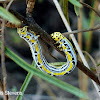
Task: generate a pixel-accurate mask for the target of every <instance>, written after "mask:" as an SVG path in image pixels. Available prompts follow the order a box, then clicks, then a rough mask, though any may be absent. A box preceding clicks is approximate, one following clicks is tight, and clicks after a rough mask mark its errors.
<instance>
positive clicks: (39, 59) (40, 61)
mask: <svg viewBox="0 0 100 100" xmlns="http://www.w3.org/2000/svg"><path fill="white" fill-rule="evenodd" d="M38 61H39V63H40V64H42V60H41V58H40V54H38Z"/></svg>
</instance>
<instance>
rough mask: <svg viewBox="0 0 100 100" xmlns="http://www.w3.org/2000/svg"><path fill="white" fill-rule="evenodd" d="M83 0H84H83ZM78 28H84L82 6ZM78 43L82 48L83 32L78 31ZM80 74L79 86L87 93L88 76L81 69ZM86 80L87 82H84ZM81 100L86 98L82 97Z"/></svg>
mask: <svg viewBox="0 0 100 100" xmlns="http://www.w3.org/2000/svg"><path fill="white" fill-rule="evenodd" d="M81 1H82V0H81ZM78 30H82V8H79V17H78ZM77 35H78V44H79V46H80V49H81V50H82V32H80V33H78V34H77ZM78 59H79V60H80V61H81V58H80V56H79V55H78ZM78 76H79V87H80V89H81V90H82V91H84V92H85V93H87V88H88V77H87V75H85V74H84V73H83V72H82V71H81V70H78ZM84 81H85V82H84ZM80 100H84V99H82V98H80Z"/></svg>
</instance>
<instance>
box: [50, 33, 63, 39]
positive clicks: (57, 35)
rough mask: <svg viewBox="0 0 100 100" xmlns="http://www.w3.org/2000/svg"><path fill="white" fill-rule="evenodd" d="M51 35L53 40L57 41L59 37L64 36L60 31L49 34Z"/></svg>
mask: <svg viewBox="0 0 100 100" xmlns="http://www.w3.org/2000/svg"><path fill="white" fill-rule="evenodd" d="M51 37H52V38H53V39H54V40H55V41H59V40H60V39H63V38H64V36H63V35H62V34H61V33H60V32H54V33H52V34H51Z"/></svg>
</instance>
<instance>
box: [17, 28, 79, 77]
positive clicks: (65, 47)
mask: <svg viewBox="0 0 100 100" xmlns="http://www.w3.org/2000/svg"><path fill="white" fill-rule="evenodd" d="M17 33H18V34H19V36H20V37H21V38H22V39H24V40H25V41H26V42H27V43H28V44H29V47H30V49H31V52H32V57H33V59H34V61H35V63H36V65H37V66H38V68H39V69H40V70H41V71H43V72H45V73H48V74H50V75H56V76H59V75H64V74H66V73H70V72H71V71H72V70H73V69H74V68H75V66H76V64H77V58H76V53H75V51H74V49H73V46H72V44H71V43H70V41H69V40H68V39H67V38H66V37H64V36H63V35H62V34H61V33H60V32H54V33H52V34H51V37H52V39H54V40H55V41H56V43H59V46H58V48H59V49H60V50H61V51H63V52H64V53H65V55H66V60H67V61H66V63H65V64H64V65H62V66H59V67H57V66H51V65H49V63H48V62H47V61H46V59H45V57H44V56H43V54H42V49H41V46H40V43H39V40H38V37H39V35H36V34H35V33H34V32H29V31H28V30H27V26H24V27H23V28H17Z"/></svg>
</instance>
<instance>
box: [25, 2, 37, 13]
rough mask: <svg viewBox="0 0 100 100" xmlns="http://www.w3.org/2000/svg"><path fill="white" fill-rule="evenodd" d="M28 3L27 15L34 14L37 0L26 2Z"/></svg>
mask: <svg viewBox="0 0 100 100" xmlns="http://www.w3.org/2000/svg"><path fill="white" fill-rule="evenodd" d="M26 3H27V8H26V14H27V13H28V14H29V13H30V14H32V11H33V8H34V5H35V0H26Z"/></svg>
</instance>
